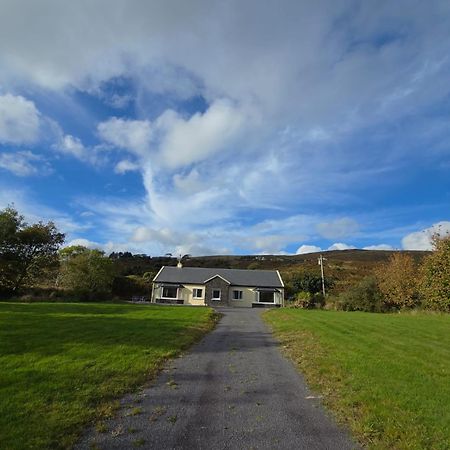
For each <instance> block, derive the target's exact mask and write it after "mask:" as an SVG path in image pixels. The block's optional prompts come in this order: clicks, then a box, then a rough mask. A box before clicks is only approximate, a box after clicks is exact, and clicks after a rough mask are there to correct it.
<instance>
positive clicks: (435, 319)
mask: <svg viewBox="0 0 450 450" xmlns="http://www.w3.org/2000/svg"><path fill="white" fill-rule="evenodd" d="M264 317H265V319H266V320H267V322H268V323H269V324H270V325H271V326H272V327H273V329H274V331H275V334H276V336H277V338H278V339H279V340H280V343H281V345H282V347H283V348H284V349H285V351H286V353H287V354H288V355H289V356H290V357H291V358H292V359H293V361H295V363H296V364H297V366H298V368H299V369H300V370H301V372H302V373H303V374H304V375H305V376H306V379H307V382H308V384H309V385H310V386H311V387H312V388H313V389H314V390H315V391H316V392H318V393H320V395H322V396H323V402H324V403H325V405H326V406H327V407H328V408H330V409H331V410H332V411H333V412H334V414H335V415H336V417H337V418H338V420H339V421H340V422H341V423H343V424H346V425H347V426H348V427H350V428H351V430H352V431H353V433H354V435H355V436H356V437H357V438H358V439H359V440H360V441H361V443H363V444H365V445H367V447H369V448H373V449H385V448H392V449H405V450H406V449H408V450H410V449H425V448H426V449H448V448H450V414H449V409H448V405H449V404H450V386H449V383H448V380H449V378H450V317H449V316H448V315H444V314H441V315H439V314H431V313H414V314H413V313H403V314H398V313H397V314H368V313H361V312H354V313H345V312H339V311H307V310H295V309H282V310H272V311H269V312H267V313H266V314H265V315H264Z"/></svg>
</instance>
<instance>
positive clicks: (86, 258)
mask: <svg viewBox="0 0 450 450" xmlns="http://www.w3.org/2000/svg"><path fill="white" fill-rule="evenodd" d="M60 256H61V285H62V287H64V288H66V289H67V290H69V291H70V292H72V293H73V295H74V296H75V297H77V298H79V299H81V300H90V301H92V300H106V299H109V297H110V296H111V287H112V282H113V279H114V268H113V262H112V260H111V259H109V258H107V257H105V255H104V253H103V252H101V251H99V250H89V249H87V248H85V247H82V246H72V247H67V248H65V249H63V250H61V252H60Z"/></svg>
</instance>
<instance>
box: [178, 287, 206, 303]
mask: <svg viewBox="0 0 450 450" xmlns="http://www.w3.org/2000/svg"><path fill="white" fill-rule="evenodd" d="M183 286H184V288H183V289H180V291H182V293H181V295H179V297H180V298H182V299H183V300H184V304H185V305H196V306H199V305H205V286H203V285H202V284H184V285H183ZM194 289H202V291H203V292H202V294H203V297H202V298H194Z"/></svg>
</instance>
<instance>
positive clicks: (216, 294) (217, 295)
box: [212, 289, 220, 300]
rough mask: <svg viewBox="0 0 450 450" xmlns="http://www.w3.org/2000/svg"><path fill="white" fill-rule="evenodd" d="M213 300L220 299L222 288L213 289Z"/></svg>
mask: <svg viewBox="0 0 450 450" xmlns="http://www.w3.org/2000/svg"><path fill="white" fill-rule="evenodd" d="M212 300H220V289H213V291H212Z"/></svg>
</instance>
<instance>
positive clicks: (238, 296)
mask: <svg viewBox="0 0 450 450" xmlns="http://www.w3.org/2000/svg"><path fill="white" fill-rule="evenodd" d="M233 300H242V291H233Z"/></svg>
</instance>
